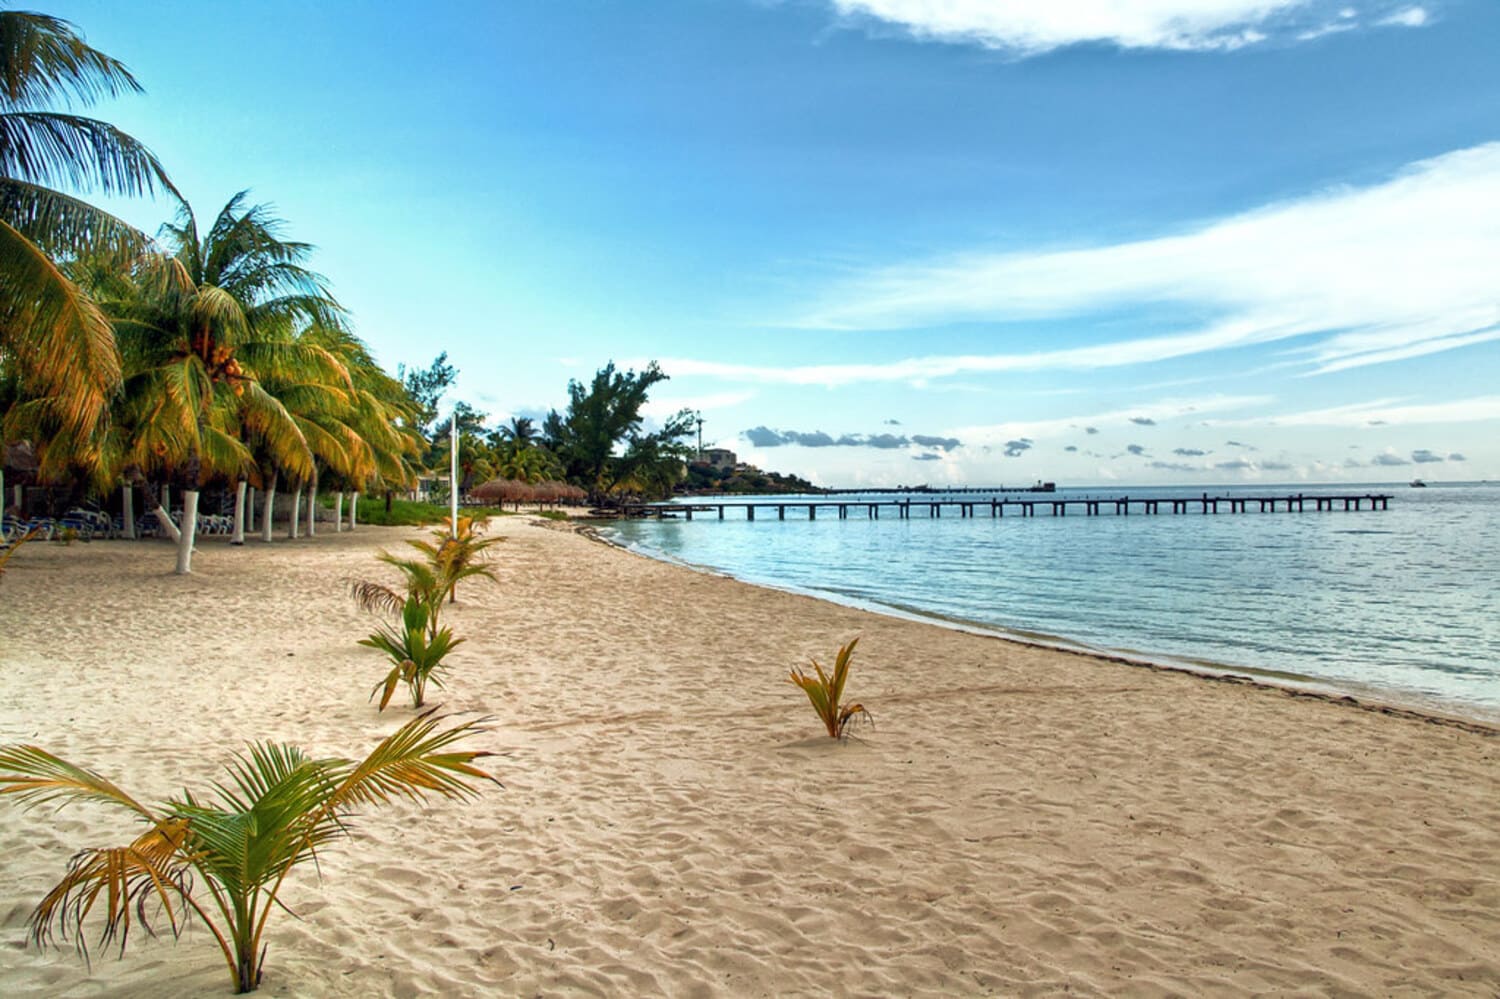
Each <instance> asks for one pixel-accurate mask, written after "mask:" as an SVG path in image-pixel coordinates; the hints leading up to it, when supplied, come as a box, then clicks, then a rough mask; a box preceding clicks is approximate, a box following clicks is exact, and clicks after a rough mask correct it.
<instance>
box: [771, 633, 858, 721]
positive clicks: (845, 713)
mask: <svg viewBox="0 0 1500 999" xmlns="http://www.w3.org/2000/svg"><path fill="white" fill-rule="evenodd" d="M858 644H859V639H857V638H853V639H850V640H849V644H847V645H845V646H844V647H843V648H841V649H839V654H838V658H836V659H835V660H834V662H833V673H832V675H830V674H828V673H825V672H824V671H823V667H822V666H820V665H819V664H818V661H817V660H816V659H814V660H813V661H812V666H813V669H814V670H816V671H817V675H816V676H810V675H808V674H807V673H804V672H802V670H801V669H795V668H794V669H793V670H792V675H791V678H790V680H789V682H790V683H793V684H796V685H797V686H798V687H801V688H802V692H803V693H805V694H806V695H807V699H808V700H809V701H811V702H812V706H813V710H814V711H816V712H817V713H818V718H819V719H820V720H821V721H822V722H823V726H824V727H825V728H827V729H828V735H829V737H830V738H834V739H839V740H843V739H847V738H848V736H849V725H850V724H851V723H852V722H853V721H854V720H855V719H856V718H858V719H860V720H862V721H864V722H866V723H868V724H872V725H873V724H874V718H873V717H872V716H871V714H870V712H868V711H866V710H865V706H864V705H863V704H843V703H842V701H843V699H844V683H845V681H847V680H848V679H849V660H850V659H851V658H852V657H853V655H854V647H855V646H856V645H858Z"/></svg>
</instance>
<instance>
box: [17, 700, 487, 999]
mask: <svg viewBox="0 0 1500 999" xmlns="http://www.w3.org/2000/svg"><path fill="white" fill-rule="evenodd" d="M439 721H441V719H440V718H439V717H436V716H434V715H433V714H432V713H431V712H427V713H425V714H422V715H419V716H417V717H416V718H413V719H412V720H411V721H409V722H407V723H406V724H405V725H402V726H401V727H400V728H399V729H397V730H396V731H395V732H394V733H392V734H391V735H390V736H388V737H387V738H386V739H385V740H383V741H382V742H381V743H380V744H379V745H378V746H376V747H375V749H374V751H373V752H371V753H370V755H369V756H367V757H365V759H363V760H361V761H359V762H355V761H354V760H347V759H340V758H328V759H312V758H311V757H309V756H307V755H306V754H305V753H303V751H302V750H300V749H298V748H297V747H295V746H287V745H278V744H273V743H262V744H259V745H254V746H251V747H250V751H249V753H248V754H247V755H242V756H236V757H235V761H234V763H233V764H231V765H230V767H229V768H228V769H229V778H230V779H229V780H228V781H227V782H226V783H223V784H215V785H214V790H215V792H216V798H215V797H205V798H200V797H197V796H195V795H194V794H192V793H191V792H187V791H185V792H183V795H182V797H181V798H178V799H173V800H170V801H167V802H166V803H164V804H163V805H161V806H158V807H156V808H152V807H148V806H147V805H144V804H142V803H141V802H139V801H138V800H136V799H135V798H133V797H131V796H130V795H128V794H126V793H125V792H124V791H122V790H121V789H120V788H119V787H117V786H116V785H114V784H113V783H111V782H110V781H109V780H107V779H106V778H104V777H102V776H100V775H99V774H97V773H94V772H93V771H91V770H86V769H84V768H82V767H79V766H75V765H74V764H71V763H68V762H66V761H64V760H61V759H59V758H58V757H56V756H53V755H52V754H51V753H48V752H46V751H45V750H43V749H39V748H37V747H36V746H19V745H17V746H6V747H4V748H0V794H14V795H16V796H17V799H18V800H20V801H22V802H26V803H28V804H32V805H37V804H49V803H56V804H57V805H58V806H59V807H62V806H63V805H67V804H71V803H74V802H95V803H98V804H104V805H109V806H113V807H116V808H122V809H124V810H125V811H127V812H129V813H131V814H133V815H134V817H135V818H136V819H137V820H138V821H140V822H142V823H144V824H145V827H146V828H145V831H144V832H142V833H141V834H140V835H139V836H137V837H136V838H135V839H134V841H132V842H131V843H130V844H129V845H128V846H122V847H113V848H105V849H99V848H93V849H87V850H84V851H83V852H82V853H79V854H77V855H75V856H74V857H73V859H72V861H71V862H70V863H69V864H68V870H67V873H66V874H65V875H64V876H63V879H62V880H61V881H60V882H58V884H57V886H56V887H54V888H53V889H52V890H51V891H49V892H48V893H47V895H46V897H45V898H43V899H42V901H41V903H40V904H39V905H38V906H37V907H36V911H35V912H33V913H32V915H31V937H32V939H33V940H34V941H35V942H36V943H38V944H46V943H48V942H49V941H50V940H51V939H52V934H53V930H54V927H56V929H57V930H58V931H60V933H61V934H62V935H63V936H66V935H67V934H68V933H70V932H71V933H72V934H74V938H75V939H76V940H77V941H78V943H79V946H80V947H82V946H83V945H84V941H85V937H84V933H83V923H84V921H85V920H86V919H87V918H88V915H89V913H90V912H91V911H92V910H93V908H94V905H95V903H96V902H99V901H101V900H102V901H104V903H105V904H104V905H103V906H102V909H103V913H102V914H103V918H104V932H103V941H104V942H105V943H106V944H107V943H110V942H112V941H114V940H116V939H118V940H119V944H120V951H121V953H122V954H123V953H124V950H125V945H126V942H127V940H128V938H129V933H130V925H131V921H132V915H133V914H134V916H135V918H138V919H140V920H141V922H142V924H143V925H144V926H145V928H146V929H147V930H149V929H150V924H149V922H147V919H148V913H149V912H150V910H151V904H152V903H153V902H157V903H160V911H161V912H163V913H165V914H166V918H167V922H168V923H169V924H170V927H171V929H172V932H173V933H174V934H176V933H177V932H179V931H180V929H181V927H182V925H183V924H184V923H186V922H187V921H188V920H189V919H190V918H191V916H193V915H196V916H197V917H198V918H200V919H202V920H203V922H204V923H205V924H207V926H208V929H209V932H210V933H212V934H213V937H214V940H215V941H216V942H217V943H218V945H219V949H220V951H221V952H222V953H223V955H224V960H225V962H226V963H227V964H228V965H229V972H230V975H231V977H232V978H233V981H234V985H235V989H236V991H238V992H241V993H243V992H253V991H254V990H255V989H256V988H257V987H258V986H259V985H260V981H261V972H262V970H263V966H264V963H265V945H264V942H263V940H264V936H265V931H266V924H267V922H268V921H269V920H270V917H271V914H272V912H274V911H275V910H276V909H277V908H279V907H281V903H280V902H279V900H278V895H279V894H280V892H281V886H282V884H283V883H284V882H285V880H286V877H287V875H289V874H290V873H291V872H292V869H293V868H294V867H296V866H297V865H299V864H301V863H303V862H305V861H308V860H314V859H315V855H316V852H317V851H318V850H320V849H323V848H325V847H326V846H327V845H328V844H329V843H331V842H332V841H333V840H335V839H337V838H339V837H340V836H343V835H346V834H347V833H348V831H349V830H348V827H347V825H346V824H345V821H346V820H345V818H344V816H345V815H347V814H348V813H349V812H350V811H351V810H353V809H356V808H368V807H370V806H378V805H385V804H389V803H390V802H391V801H392V800H394V799H396V798H409V799H412V800H419V799H421V798H424V797H426V796H427V795H428V794H436V795H439V796H441V797H444V798H460V799H462V798H468V797H472V796H474V795H475V794H476V793H477V791H476V789H475V787H474V785H473V783H472V781H477V780H493V778H492V777H490V775H489V774H487V773H485V772H484V771H482V770H480V769H479V768H477V767H475V766H474V765H473V761H474V760H476V759H478V758H480V757H483V756H489V755H491V754H489V753H485V752H476V751H458V752H455V751H454V750H453V749H451V748H450V747H451V746H452V744H453V743H455V742H457V741H459V740H460V739H462V738H464V737H465V736H467V735H470V734H472V733H474V732H476V731H480V729H478V728H476V724H475V723H474V722H464V723H462V724H459V725H455V726H453V727H451V728H447V729H443V730H441V731H439V730H438V723H439ZM205 894H206V896H207V897H205Z"/></svg>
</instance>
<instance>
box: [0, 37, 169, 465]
mask: <svg viewBox="0 0 1500 999" xmlns="http://www.w3.org/2000/svg"><path fill="white" fill-rule="evenodd" d="M140 89H141V87H140V84H138V83H137V82H136V80H135V78H134V77H133V76H131V75H130V72H129V70H127V69H126V68H125V67H124V65H122V64H121V63H120V62H118V61H116V60H115V59H112V58H110V57H109V56H107V55H104V54H103V53H102V52H99V51H98V50H96V49H93V48H90V47H89V46H88V45H86V44H85V43H84V41H83V39H82V37H81V36H80V35H78V34H77V33H76V31H75V30H74V28H73V26H72V25H70V24H69V23H68V22H66V21H63V20H60V19H58V18H55V17H49V16H46V15H44V14H34V13H26V12H21V11H0V369H4V368H9V369H10V370H11V372H12V375H13V376H14V377H15V378H16V379H17V380H18V381H19V383H20V384H21V386H22V387H23V389H24V392H25V394H26V395H27V396H28V397H30V398H32V399H36V400H41V401H43V402H44V404H45V406H46V408H47V409H48V410H49V411H50V412H49V419H50V420H52V421H53V422H56V423H57V424H59V425H60V426H61V427H62V428H63V429H64V430H65V431H66V432H68V433H69V434H70V435H71V437H72V438H73V440H74V442H75V443H76V444H77V445H78V446H79V447H80V449H81V451H80V454H79V455H78V457H79V458H80V459H81V460H82V461H84V462H85V463H94V462H97V461H98V449H97V446H96V443H97V442H96V439H95V438H94V437H93V436H92V434H93V431H94V429H95V428H96V427H98V426H99V425H100V424H101V423H102V422H103V420H102V418H103V416H104V415H105V411H106V409H107V408H108V404H109V399H110V396H111V395H112V394H113V392H114V391H115V389H116V387H117V386H118V384H119V381H120V360H119V356H118V354H117V352H116V350H115V344H114V338H113V334H112V331H111V329H110V325H109V323H108V321H107V320H106V319H105V317H104V315H103V314H102V313H101V312H100V310H99V309H98V308H97V307H96V306H95V305H94V304H93V303H92V302H90V301H89V299H88V297H87V296H86V295H84V294H83V293H82V292H81V291H80V289H79V288H78V286H77V285H76V284H74V283H73V282H72V281H70V280H69V279H68V278H67V276H66V275H65V274H64V271H63V267H62V266H61V265H60V264H59V260H65V259H68V258H72V257H75V256H78V255H80V254H87V253H101V252H108V253H115V254H120V253H127V254H128V253H135V252H138V251H139V250H140V249H141V248H142V247H143V246H145V244H146V242H147V240H146V237H145V236H144V235H142V234H141V233H139V232H138V231H136V230H135V229H133V228H132V227H130V226H128V225H126V224H125V223H124V222H121V221H120V220H119V219H117V218H115V217H114V216H112V215H109V214H108V213H106V212H103V211H101V210H99V209H98V208H95V207H93V206H92V205H89V204H87V203H86V202H83V201H81V200H78V199H77V198H75V197H72V196H69V195H67V194H63V193H61V192H60V191H58V190H56V189H55V188H56V187H57V186H59V185H64V186H67V187H71V188H74V189H82V190H85V191H94V192H98V193H101V194H104V195H110V196H118V195H127V196H135V195H141V194H152V193H155V192H156V191H158V190H163V191H167V192H170V193H173V194H175V193H176V192H175V189H174V188H173V187H172V184H171V182H170V181H169V180H168V179H167V176H166V173H165V171H163V169H162V167H161V164H160V163H158V162H157V160H156V157H155V156H154V155H152V153H151V152H150V151H149V150H148V149H146V147H145V146H143V145H141V144H140V143H139V142H137V141H136V140H135V139H133V138H131V137H130V136H129V135H127V134H125V133H124V132H122V131H120V130H119V129H117V128H115V127H114V126H112V125H109V124H107V123H105V122H102V121H99V120H97V119H94V118H87V117H82V116H79V115H76V114H64V113H59V112H55V111H50V110H48V108H49V106H52V105H55V104H63V105H70V104H71V105H81V106H85V107H86V106H89V105H92V104H94V103H95V102H96V101H98V100H99V99H100V98H102V97H113V96H116V95H118V94H121V93H128V92H139V91H140ZM28 418H30V419H36V417H35V415H34V414H33V415H32V416H31V417H28ZM7 423H9V420H7Z"/></svg>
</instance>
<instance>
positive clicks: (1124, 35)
mask: <svg viewBox="0 0 1500 999" xmlns="http://www.w3.org/2000/svg"><path fill="white" fill-rule="evenodd" d="M832 3H833V6H834V8H835V9H836V10H837V11H838V12H839V13H840V14H841V15H843V16H845V17H848V18H872V19H874V20H876V21H878V22H884V23H886V24H893V25H896V26H898V27H899V28H901V29H903V30H905V31H907V32H910V33H911V34H912V35H913V36H914V37H916V38H921V39H932V40H936V41H943V42H960V43H967V44H974V45H983V46H985V47H987V48H993V49H1002V50H1005V51H1009V52H1013V53H1016V54H1019V55H1037V54H1040V53H1043V52H1050V51H1052V50H1053V49H1058V48H1062V47H1064V46H1068V45H1076V44H1080V43H1088V42H1093V43H1104V44H1109V45H1116V46H1119V47H1120V48H1125V49H1175V50H1182V51H1215V50H1217V51H1228V50H1233V49H1238V48H1243V47H1244V46H1246V45H1253V44H1256V43H1258V42H1262V41H1265V40H1266V39H1267V38H1269V37H1273V36H1276V35H1279V34H1280V33H1281V29H1287V30H1288V32H1289V34H1288V35H1287V37H1290V38H1297V37H1299V35H1307V34H1308V31H1309V29H1310V28H1311V31H1312V32H1313V34H1312V35H1310V37H1316V36H1317V35H1318V34H1326V33H1328V32H1327V31H1326V30H1320V27H1319V26H1324V27H1326V25H1327V24H1328V23H1329V17H1330V16H1337V17H1339V18H1342V19H1343V20H1346V21H1352V20H1353V19H1354V18H1355V17H1356V15H1357V13H1358V11H1357V10H1355V9H1354V8H1353V7H1350V6H1348V5H1347V4H1346V5H1344V6H1342V7H1335V6H1333V5H1332V4H1330V3H1328V2H1327V0H832ZM1368 6H1374V7H1378V8H1381V9H1385V10H1389V9H1390V6H1389V4H1388V3H1384V2H1380V0H1375V2H1374V3H1370V4H1368ZM1325 12H1326V13H1325ZM1378 23H1381V24H1390V25H1400V26H1403V27H1420V26H1421V25H1423V24H1425V23H1427V12H1426V11H1425V10H1424V9H1423V8H1421V7H1407V8H1405V9H1402V10H1399V11H1395V12H1393V13H1391V14H1389V15H1388V16H1386V17H1385V18H1384V19H1383V20H1381V21H1379V22H1378Z"/></svg>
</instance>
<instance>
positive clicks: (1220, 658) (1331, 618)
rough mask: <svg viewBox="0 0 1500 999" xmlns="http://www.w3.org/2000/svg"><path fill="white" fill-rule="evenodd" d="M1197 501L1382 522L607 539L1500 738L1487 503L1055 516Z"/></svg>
mask: <svg viewBox="0 0 1500 999" xmlns="http://www.w3.org/2000/svg"><path fill="white" fill-rule="evenodd" d="M1205 492H1207V493H1208V494H1209V495H1210V496H1221V497H1223V496H1258V495H1272V494H1274V495H1281V496H1285V495H1288V494H1293V493H1303V494H1305V495H1307V496H1308V497H1311V496H1314V495H1319V494H1325V495H1326V494H1351V493H1360V494H1364V493H1367V492H1381V493H1389V494H1391V495H1392V497H1393V498H1392V499H1391V502H1390V507H1389V509H1387V510H1383V511H1370V510H1369V509H1368V508H1366V509H1364V510H1361V511H1359V512H1353V511H1350V512H1345V511H1343V510H1342V509H1339V510H1337V511H1334V512H1322V513H1314V512H1312V504H1311V503H1309V504H1308V510H1307V512H1303V513H1286V512H1277V513H1257V512H1250V513H1243V514H1230V513H1227V512H1221V513H1219V514H1217V515H1207V516H1204V515H1201V514H1199V513H1197V512H1196V511H1195V512H1191V513H1188V514H1179V515H1175V516H1174V515H1172V514H1170V512H1164V513H1161V514H1158V515H1155V516H1146V515H1142V514H1141V513H1139V508H1136V512H1132V513H1131V514H1130V515H1129V516H1115V515H1113V514H1112V512H1111V511H1112V509H1113V508H1112V507H1111V506H1105V507H1104V508H1103V511H1104V512H1103V513H1102V515H1100V516H1095V517H1085V516H1082V510H1081V509H1074V510H1073V511H1072V512H1070V513H1069V514H1068V515H1067V516H1066V517H1052V516H1050V513H1049V511H1050V508H1048V507H1040V508H1038V510H1037V514H1036V516H1035V517H1030V518H1023V517H1021V516H1019V515H1018V512H1019V511H1017V510H1015V508H1011V509H1010V510H1008V511H1007V513H1006V515H1005V516H1004V517H1001V518H995V519H992V518H991V517H990V516H989V508H988V506H981V507H978V508H976V511H975V516H974V517H973V518H972V519H967V518H960V517H958V515H957V510H956V509H949V510H946V511H944V513H943V515H942V516H941V517H940V518H938V519H930V518H929V517H928V515H927V511H926V509H925V508H924V507H921V506H918V505H914V507H913V510H912V513H911V519H909V520H901V519H898V518H897V517H896V515H895V512H894V511H892V510H888V509H887V510H883V511H882V512H881V516H880V519H879V520H870V519H867V517H866V514H865V511H864V509H863V508H851V509H850V511H849V517H848V519H847V520H839V519H838V518H837V515H836V513H835V512H834V511H831V510H823V511H820V512H819V515H818V518H817V520H816V521H809V520H808V518H807V513H806V510H805V508H804V509H803V510H796V509H793V508H789V509H788V510H787V519H786V520H785V521H779V520H777V519H776V515H775V513H774V511H773V512H770V514H769V516H768V515H767V512H766V511H761V512H760V515H759V518H758V519H757V520H755V521H754V522H749V521H747V520H746V519H745V514H744V512H743V511H738V510H733V509H731V510H728V511H726V513H725V519H724V520H718V519H717V515H716V514H713V513H710V514H702V513H700V514H698V515H697V516H696V517H695V519H694V520H692V521H688V520H686V519H682V518H678V519H668V520H660V521H658V520H644V521H629V522H620V523H615V524H611V525H609V526H607V527H606V528H604V533H606V534H608V535H609V536H610V537H611V538H612V540H614V541H616V542H617V543H619V544H622V545H624V546H626V547H628V548H631V549H634V550H636V551H639V552H642V553H644V554H648V555H652V556H656V557H661V558H666V559H670V560H673V561H678V562H683V563H687V564H690V565H694V566H701V567H704V568H709V569H713V570H716V571H720V572H724V573H727V574H729V575H731V576H734V577H736V578H738V579H743V580H746V581H748V582H753V583H760V584H765V585H771V586H778V587H782V588H786V589H792V590H797V591H801V592H808V593H813V594H816V595H820V596H825V597H828V598H830V599H833V600H836V601H840V602H844V603H851V604H854V605H856V606H863V607H871V608H873V609H877V610H878V609H890V610H894V611H898V612H903V613H909V614H910V613H915V614H917V615H921V616H931V617H935V618H941V619H946V620H950V621H956V622H966V623H970V624H974V625H979V626H981V627H983V628H986V629H991V630H996V631H1001V632H1005V633H1009V634H1013V635H1018V636H1022V637H1025V638H1027V639H1030V640H1040V641H1044V642H1051V643H1056V644H1061V645H1067V646H1074V647H1083V648H1087V649H1092V650H1098V651H1107V652H1111V653H1123V654H1126V655H1129V656H1132V657H1136V658H1144V659H1150V660H1153V661H1158V662H1165V663H1172V664H1186V665H1190V666H1197V667H1206V668H1209V669H1225V670H1231V671H1234V672H1251V673H1255V672H1260V673H1270V674H1276V675H1279V676H1280V678H1282V679H1287V680H1290V681H1291V682H1293V683H1296V682H1304V683H1308V684H1311V685H1313V686H1316V687H1320V688H1323V689H1331V690H1336V691H1342V692H1348V693H1353V694H1355V695H1356V696H1360V695H1363V696H1367V697H1368V696H1374V697H1377V698H1381V699H1385V700H1388V701H1393V702H1396V703H1402V704H1408V705H1412V706H1416V707H1425V708H1436V709H1438V710H1442V711H1446V712H1449V713H1454V714H1461V715H1466V716H1469V717H1477V718H1480V719H1483V720H1488V721H1497V720H1500V484H1463V485H1441V484H1433V485H1431V486H1429V487H1428V488H1426V489H1413V488H1411V487H1409V486H1408V485H1407V484H1406V483H1400V484H1390V483H1388V484H1380V485H1360V486H1338V487H1333V486H1330V487H1309V486H1306V485H1296V486H1284V485H1283V486H1260V487H1253V488H1243V487H1239V488H1224V487H1211V488H1207V489H1205V488H1204V487H1201V486H1199V487H1194V488H1191V489H1161V488H1154V489H1153V488H1129V487H1125V488H1111V489H1103V488H1096V489H1060V490H1058V492H1057V494H1056V495H1055V498H1058V499H1065V498H1083V497H1098V498H1110V497H1115V496H1124V495H1129V496H1131V497H1132V498H1136V497H1138V498H1142V499H1145V498H1171V497H1174V496H1178V497H1192V498H1196V497H1199V496H1201V495H1202V494H1203V493H1205ZM984 495H985V494H971V495H969V496H966V497H964V498H965V499H980V498H983V497H984ZM826 498H827V499H834V498H835V497H826ZM836 498H837V499H845V498H846V497H836ZM847 498H848V499H849V500H850V502H857V501H858V500H857V498H855V497H847ZM872 498H883V499H890V498H891V497H872ZM1008 498H1011V499H1033V498H1034V499H1037V500H1042V501H1045V500H1047V499H1049V498H1054V497H1048V496H1035V497H1031V496H1024V495H1021V496H1010V497H1008ZM733 499H738V498H737V497H736V498H728V501H733ZM767 499H769V498H767ZM775 499H776V500H777V501H792V500H791V499H790V498H788V497H777V498H775ZM917 500H918V502H920V500H921V497H917ZM1366 507H1368V504H1366ZM1221 509H1225V510H1227V507H1221ZM1250 509H1251V510H1255V509H1256V506H1255V504H1251V507H1250ZM1166 510H1168V511H1170V507H1166Z"/></svg>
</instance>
